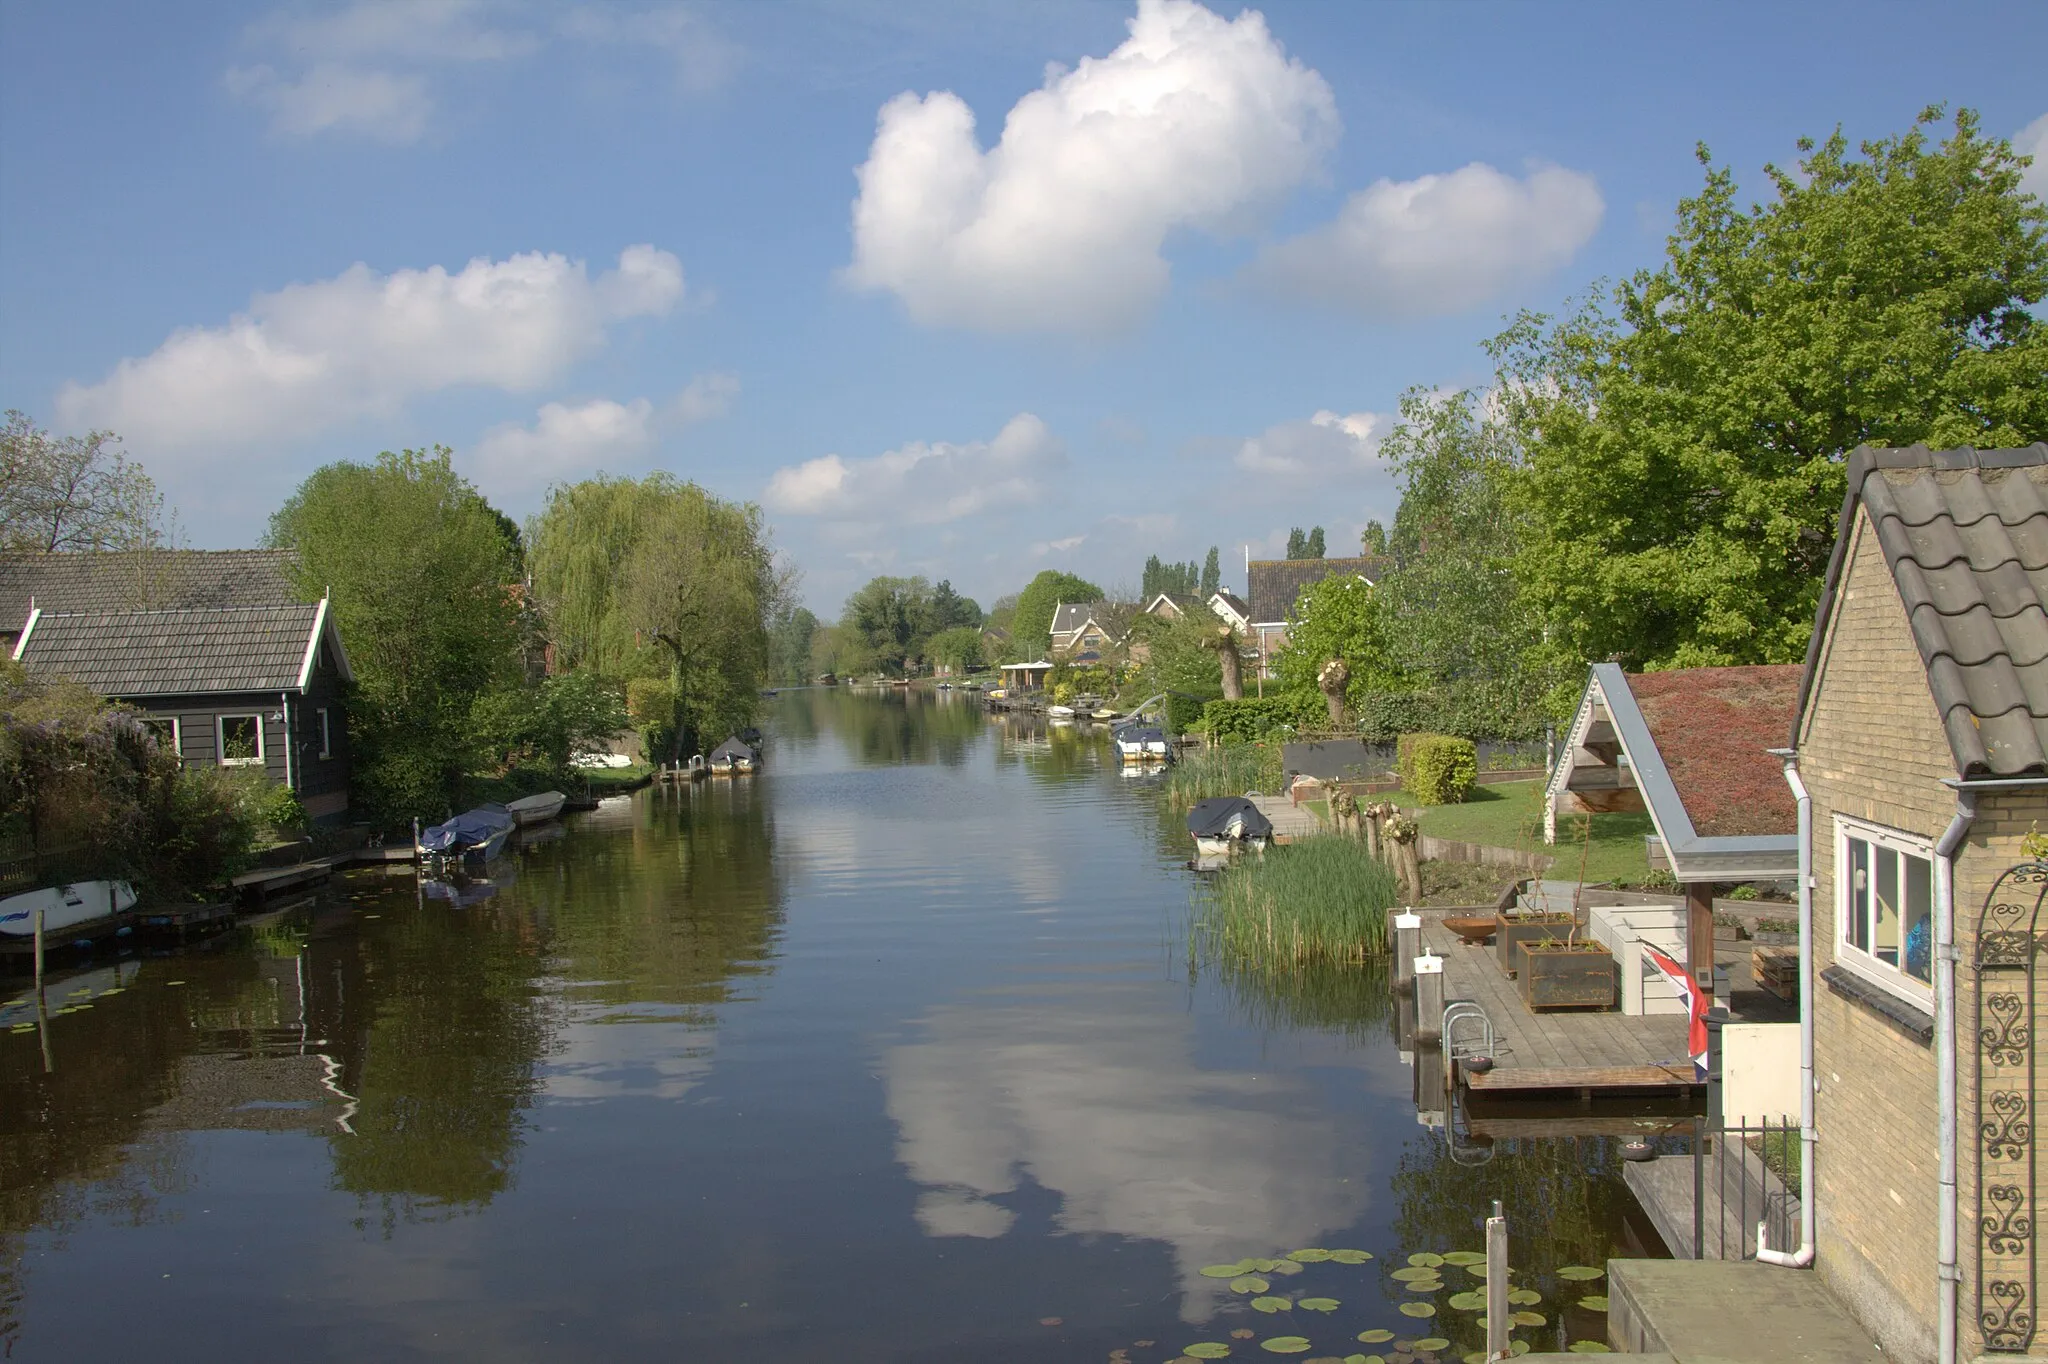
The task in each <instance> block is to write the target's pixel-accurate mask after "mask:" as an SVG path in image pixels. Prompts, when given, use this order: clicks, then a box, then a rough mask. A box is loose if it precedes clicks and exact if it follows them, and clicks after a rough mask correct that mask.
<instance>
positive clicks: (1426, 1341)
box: [1415, 1336, 1451, 1350]
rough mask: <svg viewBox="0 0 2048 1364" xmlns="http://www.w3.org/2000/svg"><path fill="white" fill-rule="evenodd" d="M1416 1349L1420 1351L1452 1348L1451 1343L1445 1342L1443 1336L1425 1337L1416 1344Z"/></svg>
mask: <svg viewBox="0 0 2048 1364" xmlns="http://www.w3.org/2000/svg"><path fill="white" fill-rule="evenodd" d="M1415 1348H1416V1349H1418V1350H1448V1349H1450V1348H1451V1342H1450V1341H1448V1340H1445V1339H1444V1338H1443V1337H1442V1336H1424V1337H1423V1338H1422V1339H1420V1340H1418V1341H1416V1342H1415Z"/></svg>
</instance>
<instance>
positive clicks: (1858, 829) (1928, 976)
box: [1835, 819, 1934, 1005]
mask: <svg viewBox="0 0 2048 1364" xmlns="http://www.w3.org/2000/svg"><path fill="white" fill-rule="evenodd" d="M1835 905H1836V915H1835V955H1836V957H1837V958H1838V959H1839V960H1840V961H1841V963H1842V964H1843V965H1844V966H1847V967H1849V968H1851V969H1852V970H1854V971H1855V972H1856V973H1857V974H1858V975H1861V976H1864V977H1865V978H1867V979H1869V980H1871V981H1873V982H1875V983H1877V984H1879V985H1883V986H1886V987H1887V988H1889V989H1891V990H1893V991H1894V992H1895V993H1898V994H1901V995H1904V996H1905V997H1907V998H1909V999H1912V1000H1914V1001H1916V1002H1918V1003H1920V1004H1922V1005H1931V1004H1932V1002H1933V980H1934V849H1933V847H1932V845H1931V844H1929V843H1928V842H1927V841H1926V840H1925V839H1920V838H1914V837H1912V836H1911V835H1909V834H1901V833H1897V832H1894V831H1893V830H1890V829H1882V828H1879V827H1877V826H1875V825H1869V824H1856V823H1851V822H1850V821H1848V820H1843V819H1838V820H1836V822H1835Z"/></svg>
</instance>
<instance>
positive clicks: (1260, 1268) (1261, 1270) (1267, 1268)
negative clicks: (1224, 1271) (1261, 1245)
mask: <svg viewBox="0 0 2048 1364" xmlns="http://www.w3.org/2000/svg"><path fill="white" fill-rule="evenodd" d="M1245 1263H1246V1264H1248V1265H1250V1266H1251V1267H1252V1272H1253V1273H1255V1274H1271V1273H1272V1272H1273V1271H1274V1270H1276V1269H1278V1268H1279V1267H1280V1266H1281V1264H1283V1263H1284V1262H1283V1261H1280V1260H1271V1259H1262V1260H1246V1261H1245Z"/></svg>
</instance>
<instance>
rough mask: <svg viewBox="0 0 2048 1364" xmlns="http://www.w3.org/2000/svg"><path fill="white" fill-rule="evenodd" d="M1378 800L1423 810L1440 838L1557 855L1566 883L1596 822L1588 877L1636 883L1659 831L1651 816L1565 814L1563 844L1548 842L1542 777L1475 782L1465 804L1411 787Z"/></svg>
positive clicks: (1557, 874) (1558, 872) (1560, 832)
mask: <svg viewBox="0 0 2048 1364" xmlns="http://www.w3.org/2000/svg"><path fill="white" fill-rule="evenodd" d="M1373 799H1375V800H1390V801H1392V802H1394V803H1395V804H1396V805H1399V806H1400V807H1401V808H1402V809H1404V810H1419V814H1418V822H1419V823H1420V824H1421V826H1422V832H1424V833H1426V834H1429V835H1431V836H1433V837H1436V838H1448V839H1453V840H1455V841H1457V842H1460V843H1490V844H1492V845H1493V846H1494V847H1497V848H1516V849H1520V850H1521V851H1523V852H1540V853H1548V854H1550V855H1551V856H1552V857H1555V858H1556V859H1557V862H1556V865H1555V866H1553V867H1552V868H1551V871H1550V875H1551V876H1552V877H1553V878H1556V879H1559V880H1565V881H1575V880H1577V879H1578V876H1579V859H1580V854H1581V847H1580V840H1581V838H1582V837H1583V836H1584V833H1583V831H1584V830H1585V828H1586V826H1587V825H1588V824H1590V825H1591V833H1592V840H1591V842H1590V844H1588V845H1587V846H1586V847H1585V848H1584V856H1585V865H1586V880H1587V881H1589V882H1590V881H1613V882H1617V883H1624V884H1635V883H1637V882H1640V881H1642V880H1643V878H1645V877H1646V876H1648V875H1649V874H1650V862H1649V858H1648V856H1647V855H1646V854H1645V853H1644V851H1643V835H1644V834H1652V833H1655V832H1657V830H1656V826H1655V825H1653V824H1652V823H1651V822H1650V817H1649V815H1647V814H1636V813H1624V814H1613V815H1560V816H1558V820H1557V843H1556V845H1555V846H1546V845H1545V844H1544V842H1543V783H1542V782H1540V781H1515V782H1502V783H1500V784H1498V785H1492V786H1475V787H1473V788H1472V795H1471V797H1470V798H1469V799H1468V800H1466V801H1465V803H1464V804H1462V805H1423V804H1422V802H1421V801H1419V800H1417V799H1416V798H1415V796H1414V794H1413V793H1412V792H1409V791H1392V792H1389V793H1387V794H1386V795H1382V796H1375V797H1373Z"/></svg>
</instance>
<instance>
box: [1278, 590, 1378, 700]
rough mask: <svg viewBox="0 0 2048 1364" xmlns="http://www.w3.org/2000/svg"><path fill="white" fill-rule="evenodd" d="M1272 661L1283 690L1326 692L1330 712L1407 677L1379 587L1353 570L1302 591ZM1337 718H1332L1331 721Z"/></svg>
mask: <svg viewBox="0 0 2048 1364" xmlns="http://www.w3.org/2000/svg"><path fill="white" fill-rule="evenodd" d="M1274 664H1275V668H1276V670H1277V672H1278V674H1279V677H1280V685H1281V687H1282V688H1283V689H1284V690H1286V691H1288V692H1290V693H1294V694H1297V695H1300V696H1303V697H1318V698H1322V697H1325V696H1326V695H1328V696H1329V698H1330V709H1331V710H1332V712H1338V711H1340V709H1341V708H1342V707H1345V706H1354V705H1356V704H1357V703H1358V702H1359V701H1361V700H1362V699H1363V698H1364V697H1365V696H1366V695H1367V694H1369V693H1371V692H1374V691H1389V690H1394V689H1396V688H1398V687H1400V686H1401V685H1402V684H1403V682H1404V680H1405V679H1404V678H1403V676H1402V673H1401V668H1400V664H1399V662H1398V661H1397V657H1396V652H1395V647H1394V631H1393V630H1392V628H1391V616H1390V613H1389V612H1388V611H1387V609H1386V603H1385V601H1384V599H1383V598H1382V595H1381V593H1380V590H1379V589H1378V588H1377V587H1376V586H1374V585H1373V584H1371V583H1368V582H1366V581H1365V580H1364V579H1362V578H1360V577H1358V576H1357V575H1355V574H1346V573H1340V574H1337V575H1335V576H1333V577H1329V578H1325V579H1323V580H1322V581H1321V582H1318V583H1311V584H1309V585H1308V586H1307V587H1304V588H1303V589H1302V590H1301V597H1300V599H1299V600H1298V601H1296V603H1295V606H1294V612H1293V616H1292V618H1291V619H1290V621H1289V623H1288V626H1287V643H1286V645H1285V646H1284V647H1283V648H1282V649H1281V650H1280V652H1279V653H1278V654H1277V655H1276V656H1275V658H1274ZM1332 665H1335V666H1334V667H1333V666H1332ZM1340 718H1341V716H1340V715H1339V714H1336V713H1333V714H1332V716H1331V719H1332V721H1333V722H1334V721H1337V720H1338V719H1340Z"/></svg>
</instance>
